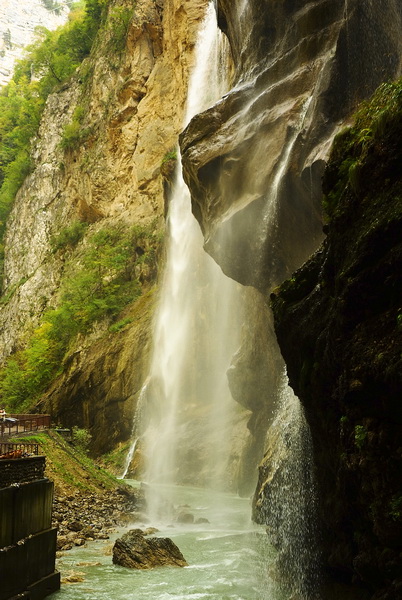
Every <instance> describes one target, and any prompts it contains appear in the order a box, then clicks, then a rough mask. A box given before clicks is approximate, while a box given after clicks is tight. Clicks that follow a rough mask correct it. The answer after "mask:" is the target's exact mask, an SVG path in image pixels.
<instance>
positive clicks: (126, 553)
mask: <svg viewBox="0 0 402 600" xmlns="http://www.w3.org/2000/svg"><path fill="white" fill-rule="evenodd" d="M113 563H114V564H117V565H120V566H122V567H128V568H130V569H153V568H154V567H162V566H174V567H185V566H186V565H187V562H186V560H185V558H184V557H183V555H182V553H181V552H180V550H179V549H178V547H177V546H176V544H174V543H173V542H172V540H171V539H170V538H149V539H145V537H144V535H143V533H142V531H141V530H140V529H132V530H131V531H128V532H127V533H126V534H124V535H123V536H122V537H121V538H119V539H117V540H116V542H115V544H114V546H113Z"/></svg>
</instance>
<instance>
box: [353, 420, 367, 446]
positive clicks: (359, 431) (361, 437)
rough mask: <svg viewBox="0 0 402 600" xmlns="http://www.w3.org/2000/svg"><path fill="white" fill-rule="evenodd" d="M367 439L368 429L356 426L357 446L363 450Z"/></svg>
mask: <svg viewBox="0 0 402 600" xmlns="http://www.w3.org/2000/svg"><path fill="white" fill-rule="evenodd" d="M366 439H367V429H366V428H365V427H364V425H356V426H355V444H356V446H357V447H358V448H359V450H361V449H362V448H363V446H364V443H365V441H366Z"/></svg>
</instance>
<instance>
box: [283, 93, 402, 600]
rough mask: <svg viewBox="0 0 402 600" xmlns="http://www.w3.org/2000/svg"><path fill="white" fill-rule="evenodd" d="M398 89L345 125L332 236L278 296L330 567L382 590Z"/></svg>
mask: <svg viewBox="0 0 402 600" xmlns="http://www.w3.org/2000/svg"><path fill="white" fill-rule="evenodd" d="M400 88H401V85H400V84H399V85H395V86H384V87H383V89H382V92H380V93H378V98H379V99H380V100H378V98H377V100H376V101H373V103H372V105H371V108H370V109H369V110H368V114H369V115H370V117H371V118H366V119H365V121H364V123H362V119H361V118H360V124H359V121H358V124H357V125H356V126H355V127H354V128H353V129H351V130H346V131H345V132H343V133H342V135H340V136H338V138H337V140H336V142H335V145H334V149H333V151H332V154H331V159H330V162H329V164H328V167H327V169H326V172H325V177H324V191H325V194H326V202H327V206H328V211H329V212H330V215H331V218H330V221H329V224H328V225H327V231H328V235H327V238H326V240H325V242H324V244H323V246H322V248H321V249H320V250H319V252H317V254H316V255H315V256H314V257H313V258H312V259H311V260H310V261H309V262H308V263H307V264H306V265H305V266H303V267H302V269H300V271H298V272H297V273H296V274H295V276H294V278H293V279H292V280H291V281H288V282H286V283H285V284H283V286H282V287H281V288H280V289H279V291H278V292H275V293H274V294H273V295H272V298H273V307H274V312H275V317H276V331H277V334H278V339H279V343H280V347H281V350H282V353H283V355H284V357H285V360H286V363H287V366H288V373H289V377H290V381H291V384H292V387H293V388H294V390H295V391H296V393H297V394H298V395H299V397H300V399H301V401H302V403H303V405H304V406H305V408H306V414H307V418H308V420H309V423H310V425H311V431H312V435H313V441H314V456H315V462H316V468H317V474H318V482H319V486H320V499H321V520H322V528H323V532H324V546H325V553H324V556H325V560H326V564H327V567H329V569H331V570H332V572H335V573H336V575H337V576H338V577H342V578H344V579H345V580H351V579H354V580H355V581H359V582H363V583H364V584H365V586H366V587H367V588H368V589H369V590H370V591H371V594H372V597H373V598H383V599H385V598H389V599H391V598H392V599H396V598H401V597H402V596H401V593H402V590H401V578H400V574H401V568H402V565H401V562H400V557H401V554H400V552H401V539H402V513H401V506H402V489H401V473H402V461H401V459H402V456H401V447H400V428H401V419H402V413H401V406H400V390H401V384H402V381H401V366H402V365H401V351H402V343H401V331H400V329H401V327H400V320H401V309H400V299H401V292H402V280H401V263H402V248H401V237H400V232H401V224H402V213H401V201H400V191H401V185H402V181H401V173H400V169H399V167H398V165H399V164H400V160H401V146H400V136H401V126H402V120H401V115H402V104H401V102H400V100H397V101H392V102H390V97H391V98H392V96H393V94H395V98H397V97H398V93H399V94H400ZM398 90H399V92H398ZM367 135H368V137H366V138H365V136H367ZM364 138H365V139H364ZM345 165H348V169H349V170H348V169H345ZM356 165H357V166H356ZM378 590H381V591H378ZM370 597H371V596H370Z"/></svg>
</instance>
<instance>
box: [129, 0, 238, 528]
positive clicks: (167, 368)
mask: <svg viewBox="0 0 402 600" xmlns="http://www.w3.org/2000/svg"><path fill="white" fill-rule="evenodd" d="M226 51H227V46H226V44H225V39H224V37H223V35H222V34H221V33H220V31H219V30H218V27H217V23H216V14H215V10H214V6H213V5H212V4H210V5H209V7H208V9H207V14H206V17H205V21H204V23H203V25H202V26H201V30H200V34H199V39H198V43H197V47H196V50H195V56H196V61H195V65H194V69H193V73H192V76H191V79H190V84H189V92H188V102H187V114H186V120H185V124H186V123H188V121H189V120H190V119H191V118H192V117H193V116H194V115H195V114H196V113H197V112H200V111H202V110H205V109H206V108H208V107H209V106H210V105H211V104H212V103H213V102H215V101H216V100H218V99H219V98H220V97H221V95H222V94H223V92H224V91H225V87H226V86H227V81H226V77H227V66H226V62H227V57H226ZM178 163H179V164H178V172H177V176H176V181H175V184H174V189H173V192H172V197H171V200H170V206H169V214H168V223H167V229H168V242H167V244H168V245H167V260H166V266H165V270H164V276H163V283H162V289H161V297H160V301H159V307H158V310H157V316H156V321H155V329H154V338H153V355H152V361H151V368H150V374H149V378H148V382H147V384H146V390H145V405H146V408H145V410H143V413H144V414H143V415H142V417H143V418H142V421H143V422H142V424H141V426H140V430H141V446H142V453H143V455H144V456H145V461H146V465H145V473H144V479H145V481H146V482H148V483H150V484H152V483H158V484H161V483H162V484H172V483H197V484H198V485H203V486H209V487H212V488H222V487H224V488H230V487H233V478H234V472H233V469H234V468H235V466H233V468H232V467H231V465H230V464H228V463H229V457H230V454H231V452H230V445H231V439H230V438H231V436H232V435H233V428H234V423H235V422H236V421H239V422H240V423H244V418H243V417H242V412H241V410H240V407H239V406H238V405H236V403H235V402H234V401H233V399H232V397H231V394H230V391H229V387H228V383H227V377H226V371H227V369H228V367H229V365H230V361H231V357H232V355H233V354H234V352H235V351H236V349H237V348H238V345H239V335H240V327H241V322H242V298H241V291H240V288H241V286H239V285H238V284H236V283H235V282H234V281H232V280H230V279H228V278H227V277H225V276H224V275H223V274H222V271H221V270H220V268H219V267H218V266H217V265H216V263H215V262H214V261H213V260H212V258H211V257H210V256H208V255H207V254H206V253H205V252H204V250H203V243H204V240H203V236H202V234H201V231H200V228H199V225H198V223H197V221H196V220H195V218H194V217H193V215H192V213H191V200H190V194H189V191H188V188H187V186H186V185H185V183H184V181H183V178H182V174H181V165H180V160H179V161H178ZM243 413H244V411H243ZM166 500H167V501H169V498H167V499H166V497H164V499H163V500H160V498H159V496H158V494H156V493H154V492H153V491H151V492H150V493H149V498H148V509H149V512H150V514H151V515H152V516H153V517H154V518H155V517H160V516H161V513H162V512H163V511H165V509H166V506H168V505H169V502H166Z"/></svg>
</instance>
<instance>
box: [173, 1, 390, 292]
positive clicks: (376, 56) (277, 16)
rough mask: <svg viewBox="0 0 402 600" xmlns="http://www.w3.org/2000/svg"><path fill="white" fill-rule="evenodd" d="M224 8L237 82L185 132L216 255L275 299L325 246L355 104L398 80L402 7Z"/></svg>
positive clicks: (196, 203)
mask: <svg viewBox="0 0 402 600" xmlns="http://www.w3.org/2000/svg"><path fill="white" fill-rule="evenodd" d="M218 6H219V21H220V24H221V27H222V29H223V30H224V31H225V32H226V33H227V35H228V38H229V41H230V45H231V49H232V54H233V58H234V63H235V64H234V69H235V73H236V75H235V80H234V83H233V88H232V89H231V90H230V91H229V92H228V93H227V94H226V95H225V96H224V97H223V98H222V100H221V101H220V102H219V103H217V104H215V105H214V106H213V107H211V108H210V109H208V110H207V111H205V112H204V113H202V114H199V115H197V116H196V117H195V118H194V119H193V120H192V121H191V122H190V124H189V126H188V127H187V128H186V130H185V131H184V132H183V134H182V135H181V141H180V145H181V150H182V157H183V169H184V177H185V180H186V182H187V184H188V185H189V187H190V190H191V194H192V202H193V212H194V215H195V216H196V218H197V220H198V221H199V223H200V225H201V228H202V230H203V233H204V237H205V240H206V244H205V247H206V250H207V251H208V252H209V253H210V254H211V255H212V256H213V257H214V258H215V260H216V261H217V262H218V263H219V264H220V266H221V267H222V269H223V271H224V272H225V273H226V274H227V275H229V276H230V277H232V278H234V279H236V280H237V281H240V282H241V283H243V284H244V285H253V286H254V287H256V288H257V289H260V290H265V289H266V288H267V287H268V286H270V285H272V284H274V285H275V284H278V283H279V282H280V281H282V280H283V279H284V278H285V277H286V276H287V275H290V273H291V272H292V271H293V270H295V269H296V268H298V267H300V265H301V264H302V263H303V261H304V260H306V259H307V258H308V256H309V255H310V254H311V253H312V252H313V251H314V250H315V249H316V248H317V246H318V244H319V243H320V241H321V239H322V233H321V215H320V198H321V176H322V172H323V168H324V160H326V158H327V154H328V148H329V144H330V140H331V138H332V137H333V134H334V132H335V131H336V130H337V128H338V127H339V125H340V123H341V122H342V120H344V119H346V118H348V117H349V115H350V112H351V111H352V110H353V108H354V106H355V105H356V102H358V101H359V100H361V99H362V98H364V97H367V95H369V94H371V93H372V92H373V91H374V89H375V88H376V87H377V86H378V85H379V84H380V83H381V81H384V80H387V79H389V78H393V77H395V76H396V75H397V73H398V69H399V62H400V57H401V53H402V46H401V38H400V33H399V32H400V27H401V23H402V8H401V5H400V3H399V2H397V1H396V0H392V1H390V2H388V3H387V4H386V6H385V5H381V6H380V5H379V4H375V3H366V2H360V1H358V0H349V1H348V2H343V1H342V2H332V1H331V0H319V1H317V2H309V3H306V2H304V1H302V0H296V1H295V2H269V1H267V0H265V1H264V0H252V1H250V2H247V3H240V2H239V3H233V2H230V1H228V0H220V2H218ZM273 216H274V219H272V217H273ZM272 220H273V221H274V222H275V226H272V225H271V224H270V223H271V221H272Z"/></svg>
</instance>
